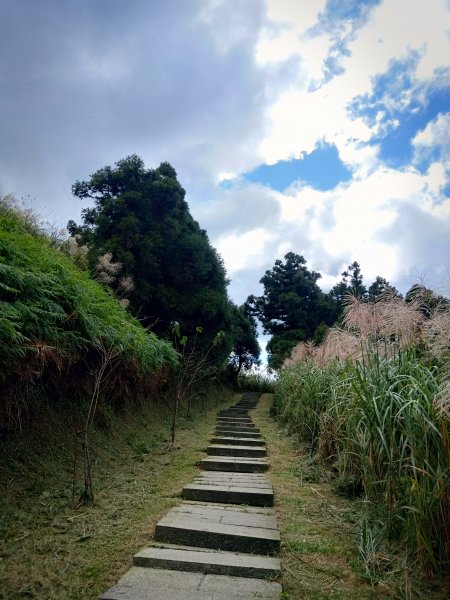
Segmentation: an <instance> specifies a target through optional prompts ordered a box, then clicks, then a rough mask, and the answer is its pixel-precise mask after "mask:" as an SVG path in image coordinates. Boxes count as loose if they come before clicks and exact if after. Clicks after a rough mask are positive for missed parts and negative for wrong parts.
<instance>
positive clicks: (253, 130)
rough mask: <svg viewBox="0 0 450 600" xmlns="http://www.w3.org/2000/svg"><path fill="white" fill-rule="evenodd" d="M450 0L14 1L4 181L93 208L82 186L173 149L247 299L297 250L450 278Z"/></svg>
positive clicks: (324, 260)
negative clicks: (77, 188)
mask: <svg viewBox="0 0 450 600" xmlns="http://www.w3.org/2000/svg"><path fill="white" fill-rule="evenodd" d="M449 32H450V5H449V2H448V1H447V0H427V1H425V0H408V2H407V3H405V2H404V1H403V0H370V1H369V0H366V1H364V0H328V1H327V0H314V1H310V2H298V1H295V2H294V1H293V0H246V1H245V2H242V1H241V0H193V1H192V2H185V1H184V0H167V2H164V3H162V2H161V3H151V2H147V1H146V0H130V2H127V3H124V2H123V1H122V0H97V1H96V2H92V1H91V0H79V1H78V2H76V3H73V2H69V1H68V0H42V1H41V2H39V3H30V2H26V1H25V0H4V1H3V2H2V3H1V4H0V74H1V75H0V81H1V89H2V91H1V94H0V136H1V139H2V144H1V147H0V194H8V193H14V194H16V195H17V196H18V197H19V198H21V197H23V198H28V199H29V202H31V204H32V206H33V207H34V208H35V209H36V210H37V211H39V212H40V213H41V214H42V215H43V216H44V217H45V218H47V219H49V220H50V221H52V222H54V223H56V224H59V225H61V226H64V225H65V223H66V222H67V220H69V219H75V220H78V219H79V218H80V212H81V209H82V208H84V207H85V206H86V203H85V202H84V203H83V202H80V201H79V200H77V199H74V198H73V197H72V196H71V191H70V190H71V185H72V184H73V183H74V181H76V180H77V179H85V178H87V177H88V176H89V174H90V173H92V172H94V171H95V170H97V169H98V168H101V167H102V166H105V165H107V164H110V165H111V164H114V163H115V162H116V161H118V160H120V159H121V158H123V157H125V156H127V155H129V154H131V153H137V154H139V155H140V156H142V158H143V159H144V161H145V163H146V165H147V166H148V167H155V166H157V165H158V164H159V163H160V162H162V161H169V162H170V163H171V164H172V165H173V166H174V167H175V169H176V171H177V173H178V176H179V179H180V181H181V183H182V184H183V186H184V187H185V189H186V190H187V200H188V202H189V205H190V208H191V212H192V213H193V215H194V217H195V218H196V219H197V220H198V221H199V222H200V224H201V226H202V227H203V228H204V229H206V230H207V231H208V234H209V237H210V239H211V242H212V243H213V244H214V245H215V246H216V247H217V248H218V250H219V252H220V253H221V255H222V257H223V259H224V261H225V265H226V267H227V270H228V274H229V277H230V279H231V283H230V288H229V289H230V296H231V297H232V298H233V299H234V300H235V301H236V302H242V301H243V300H245V299H246V297H247V295H248V294H259V293H260V292H261V287H260V284H259V279H260V278H261V277H262V275H263V274H264V271H265V270H266V269H270V268H271V267H272V266H273V264H274V262H275V260H276V259H279V258H282V257H283V256H284V255H285V254H286V253H287V252H289V251H293V252H297V253H299V254H302V255H304V257H305V258H306V260H307V261H308V266H309V267H310V268H311V269H314V270H315V271H319V272H320V273H322V279H321V280H320V283H321V285H322V286H323V287H324V289H328V288H329V287H330V286H332V285H333V284H334V283H335V282H336V281H338V280H339V279H340V273H341V272H342V270H344V268H345V267H346V266H347V265H348V264H350V263H351V262H353V261H354V260H357V261H358V262H359V263H360V264H361V267H362V272H363V275H364V277H365V280H366V283H367V284H368V285H369V284H370V283H371V282H372V281H373V280H374V279H375V277H376V276H377V275H381V276H383V277H385V278H386V279H388V280H389V281H391V283H393V284H394V285H396V286H397V287H398V288H399V289H400V290H402V291H406V290H407V289H408V287H409V286H410V285H411V284H412V283H414V282H415V281H416V280H417V279H418V278H421V277H424V279H425V282H426V283H427V284H429V285H430V286H432V287H434V288H439V287H440V286H444V287H443V288H442V289H444V288H445V286H446V288H447V290H448V289H449V288H450V285H449V282H448V270H449V269H450V264H449V256H450V199H449V192H450V148H449V139H450V67H449V65H450V41H449V40H450V37H449V35H450V34H449Z"/></svg>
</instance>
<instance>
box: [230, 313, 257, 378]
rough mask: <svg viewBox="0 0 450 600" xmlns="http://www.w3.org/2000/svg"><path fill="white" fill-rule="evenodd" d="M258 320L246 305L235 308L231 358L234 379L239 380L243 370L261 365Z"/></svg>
mask: <svg viewBox="0 0 450 600" xmlns="http://www.w3.org/2000/svg"><path fill="white" fill-rule="evenodd" d="M256 328H257V324H256V320H255V318H254V317H252V315H251V314H250V311H249V308H248V306H247V305H246V304H243V305H242V306H233V338H234V344H233V348H232V351H231V356H230V364H231V367H232V369H233V375H234V379H237V378H238V376H239V374H240V373H241V371H242V369H250V368H251V367H252V366H253V365H258V364H260V361H259V356H260V353H261V350H260V347H259V344H258V335H257V330H256Z"/></svg>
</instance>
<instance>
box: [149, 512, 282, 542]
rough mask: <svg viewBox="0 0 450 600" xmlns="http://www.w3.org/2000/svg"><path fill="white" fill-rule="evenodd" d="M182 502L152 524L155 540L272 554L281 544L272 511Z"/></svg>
mask: <svg viewBox="0 0 450 600" xmlns="http://www.w3.org/2000/svg"><path fill="white" fill-rule="evenodd" d="M231 509H232V510H227V507H224V506H221V505H208V504H188V503H183V504H181V505H180V506H178V507H175V508H172V509H171V510H170V511H169V512H168V513H167V515H166V516H165V517H163V518H162V519H161V520H160V521H159V522H158V523H157V524H156V528H155V536H154V539H155V541H157V542H165V543H170V544H179V545H183V546H195V547H198V548H213V549H215V550H226V551H231V552H245V553H249V554H274V553H276V552H277V551H278V550H279V547H280V533H279V531H278V529H277V528H276V519H275V513H274V512H273V511H272V512H271V513H267V512H257V511H258V510H259V511H264V510H265V511H267V510H268V509H255V508H253V510H252V511H250V510H249V508H248V507H247V508H242V509H241V508H239V507H231Z"/></svg>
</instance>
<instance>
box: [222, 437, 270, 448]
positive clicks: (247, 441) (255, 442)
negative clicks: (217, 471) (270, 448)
mask: <svg viewBox="0 0 450 600" xmlns="http://www.w3.org/2000/svg"><path fill="white" fill-rule="evenodd" d="M210 441H211V443H212V444H222V445H223V444H227V445H229V444H231V445H233V444H234V445H236V446H265V445H266V442H265V441H264V440H263V439H262V438H259V439H258V438H247V437H242V438H241V437H227V436H224V437H222V436H220V437H219V436H217V437H213V438H211V440H210Z"/></svg>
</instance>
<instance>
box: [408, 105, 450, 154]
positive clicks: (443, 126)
mask: <svg viewBox="0 0 450 600" xmlns="http://www.w3.org/2000/svg"><path fill="white" fill-rule="evenodd" d="M412 143H413V145H414V146H436V145H439V146H441V145H444V144H445V145H449V144H450V113H444V114H439V115H438V116H437V117H436V119H434V120H433V121H430V122H429V123H427V125H426V127H425V129H422V131H419V132H418V133H417V134H416V135H415V137H414V139H413V140H412Z"/></svg>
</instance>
